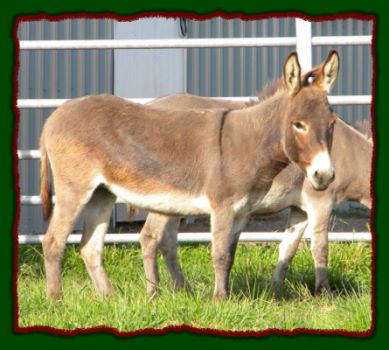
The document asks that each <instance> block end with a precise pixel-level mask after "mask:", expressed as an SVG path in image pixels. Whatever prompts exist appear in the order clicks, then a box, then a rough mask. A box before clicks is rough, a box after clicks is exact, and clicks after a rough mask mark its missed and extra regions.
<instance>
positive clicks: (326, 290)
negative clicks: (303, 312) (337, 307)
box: [314, 285, 335, 298]
mask: <svg viewBox="0 0 389 350" xmlns="http://www.w3.org/2000/svg"><path fill="white" fill-rule="evenodd" d="M314 295H315V297H319V296H322V295H328V296H329V297H331V298H333V297H335V292H334V291H333V290H332V289H331V287H330V286H329V285H321V286H319V287H316V288H315V294H314Z"/></svg>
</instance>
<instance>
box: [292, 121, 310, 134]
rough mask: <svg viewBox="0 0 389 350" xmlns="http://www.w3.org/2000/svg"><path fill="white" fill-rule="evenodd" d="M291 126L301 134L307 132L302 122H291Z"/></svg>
mask: <svg viewBox="0 0 389 350" xmlns="http://www.w3.org/2000/svg"><path fill="white" fill-rule="evenodd" d="M292 125H293V127H294V128H295V129H296V130H297V131H299V132H303V131H306V130H307V127H306V126H305V124H304V123H302V122H293V123H292Z"/></svg>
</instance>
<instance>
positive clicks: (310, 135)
mask: <svg viewBox="0 0 389 350" xmlns="http://www.w3.org/2000/svg"><path fill="white" fill-rule="evenodd" d="M319 67H320V68H319V69H317V70H316V71H315V74H314V75H313V79H314V80H313V82H312V84H303V83H302V80H301V68H300V64H299V62H298V58H297V54H296V53H291V54H290V55H289V56H288V58H287V59H286V61H285V65H284V72H283V83H284V85H285V89H286V92H287V95H288V97H287V101H286V104H285V108H286V110H285V112H286V113H285V115H286V118H285V119H284V124H283V133H284V134H283V148H284V152H285V154H286V155H287V157H288V158H289V159H290V160H291V161H293V162H295V163H297V164H298V165H299V166H300V168H301V169H302V170H303V171H304V173H305V174H306V176H307V178H308V181H309V182H310V183H311V185H312V187H313V188H314V189H316V190H324V189H326V188H327V187H328V185H329V184H330V183H331V182H332V181H333V180H334V178H335V171H334V169H333V167H332V164H331V159H330V155H329V153H330V150H331V145H332V133H333V127H334V123H335V121H336V119H337V117H336V115H335V114H334V113H333V111H332V109H331V107H330V105H329V102H328V99H327V93H328V92H329V90H330V89H331V87H332V86H333V84H334V82H335V80H336V78H337V75H338V71H339V56H338V54H337V52H336V51H331V52H330V53H329V55H328V57H327V59H326V60H325V62H324V63H323V64H322V65H320V66H319Z"/></svg>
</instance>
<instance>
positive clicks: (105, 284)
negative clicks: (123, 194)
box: [80, 188, 116, 295]
mask: <svg viewBox="0 0 389 350" xmlns="http://www.w3.org/2000/svg"><path fill="white" fill-rule="evenodd" d="M115 200H116V197H115V196H114V195H113V194H112V193H110V192H109V191H107V190H105V189H103V188H98V189H96V191H95V192H94V194H93V196H92V198H91V200H90V201H89V203H88V204H87V205H86V207H85V211H84V212H85V224H84V232H83V234H82V239H81V244H80V252H81V256H82V259H83V260H84V263H85V266H86V268H87V270H88V273H89V276H90V277H91V279H92V281H93V284H94V286H95V288H96V290H97V291H98V292H99V293H100V294H102V295H113V294H114V292H113V289H112V287H111V284H110V282H109V280H108V277H107V274H106V272H105V270H104V266H103V249H104V237H105V234H106V232H107V230H108V224H109V218H110V215H111V211H112V207H113V205H114V203H115Z"/></svg>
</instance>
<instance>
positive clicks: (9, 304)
mask: <svg viewBox="0 0 389 350" xmlns="http://www.w3.org/2000/svg"><path fill="white" fill-rule="evenodd" d="M384 4H385V2H384V1H380V0H370V1H364V0H354V1H352V2H348V3H347V1H344V0H343V1H342V0H338V1H331V0H329V1H327V2H314V1H311V0H309V1H308V0H294V1H283V0H277V1H272V2H269V1H255V2H254V1H253V2H250V3H248V2H247V3H246V2H239V1H236V0H223V1H220V2H216V1H215V0H212V1H210V0H207V1H205V0H197V1H196V2H195V3H194V2H184V1H181V2H177V3H174V2H173V1H164V2H163V3H162V2H160V1H156V0H153V1H148V2H147V3H146V2H144V3H142V4H139V3H138V2H136V3H135V2H132V1H125V0H111V1H102V0H94V1H88V0H77V1H76V0H67V1H57V0H36V1H31V0H18V1H15V2H13V3H9V4H3V5H2V11H1V13H0V59H1V64H0V76H1V80H0V89H1V90H0V108H1V109H0V111H1V113H0V131H1V133H2V135H1V137H0V149H1V161H2V165H3V168H2V171H0V176H1V187H0V188H1V193H2V195H3V198H2V201H1V202H0V206H1V211H0V213H1V214H0V217H1V221H0V222H1V223H2V225H1V228H2V230H1V234H2V240H1V245H0V310H1V313H0V315H1V316H0V339H1V341H2V343H6V344H8V345H10V346H11V345H12V347H15V346H18V347H23V348H25V349H31V348H32V347H39V348H41V349H44V348H53V347H55V348H56V349H58V350H59V349H65V348H66V349H68V348H69V347H72V349H76V348H77V349H78V348H80V349H81V348H82V349H85V348H92V347H93V346H104V347H107V348H112V347H116V348H119V347H121V348H129V347H131V348H135V349H137V348H141V347H142V349H145V348H151V347H153V348H168V347H172V346H175V345H176V346H177V347H180V348H182V347H185V348H187V347H193V348H199V347H213V348H215V347H217V346H220V347H223V349H226V350H227V349H236V348H258V347H262V348H264V349H278V348H280V349H281V348H284V347H287V348H289V347H294V348H299V349H305V348H314V349H315V350H319V349H326V350H328V349H329V348H334V349H339V348H345V349H349V348H352V349H354V350H358V349H366V348H370V349H374V348H381V345H383V344H384V343H385V340H387V336H386V335H385V328H386V327H385V326H387V324H388V321H387V319H386V317H385V308H387V307H388V301H387V298H386V294H387V293H386V290H387V284H388V282H387V278H386V276H385V270H384V268H383V267H384V264H385V260H384V249H385V247H389V244H388V235H387V234H385V230H384V214H383V213H384V209H385V208H384V198H385V197H384V196H385V182H384V179H385V178H384V176H385V175H384V171H385V170H384V166H385V163H384V162H385V160H384V154H385V144H384V143H383V142H382V139H383V135H384V132H385V128H387V124H388V119H389V113H385V106H386V105H385V104H384V102H382V101H381V96H385V95H386V93H387V90H388V88H387V85H385V84H384V83H383V81H384V79H385V78H387V77H388V73H387V70H385V69H382V70H381V69H380V67H381V62H388V45H387V44H385V41H386V42H387V37H386V36H385V33H389V31H388V25H389V18H387V17H389V16H388V14H387V12H386V11H385V8H384ZM216 11H222V12H224V13H225V14H235V15H236V14H238V15H239V16H242V17H243V16H247V15H248V16H254V15H260V16H265V15H269V14H276V13H278V14H286V13H291V14H297V13H299V14H300V15H307V16H334V15H346V14H350V13H353V14H357V15H373V16H375V17H376V41H375V53H376V85H375V118H374V121H375V123H374V125H375V130H376V135H375V142H376V148H377V151H376V161H375V194H376V203H375V204H376V205H375V210H374V217H375V219H374V229H375V231H376V232H377V233H378V234H377V238H376V241H375V246H376V264H375V311H376V312H375V326H374V330H373V334H372V335H370V336H369V337H367V338H355V337H347V336H341V335H313V334H310V335H309V334H307V335H297V336H293V337H291V336H284V335H270V336H264V337H248V338H234V337H224V336H216V335H205V334H194V333H189V332H187V331H181V332H169V333H168V334H164V335H138V336H134V337H116V336H114V335H112V334H107V333H97V334H85V335H78V336H72V337H66V336H63V335H54V334H47V333H44V332H32V333H28V334H21V333H16V332H15V331H14V322H15V315H14V297H13V293H14V291H13V278H14V274H13V270H14V248H15V244H14V238H13V237H14V236H13V229H14V227H13V226H14V221H15V215H16V213H17V210H16V191H15V188H14V178H15V173H14V165H15V161H14V159H13V154H14V143H15V141H14V128H15V112H14V108H13V105H14V98H15V96H14V66H15V62H16V56H15V50H16V48H15V44H14V41H13V35H14V27H15V23H16V21H17V18H19V17H20V16H33V15H40V14H46V15H50V16H61V15H67V14H90V15H92V14H103V13H110V14H115V15H121V16H132V15H140V14H144V13H145V12H154V13H156V12H159V13H161V14H162V12H164V13H169V12H170V13H172V12H174V13H178V12H179V13H188V15H189V14H194V15H210V14H212V13H214V12H216ZM354 73H355V74H358V72H354ZM386 109H387V107H386ZM381 199H382V200H381Z"/></svg>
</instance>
